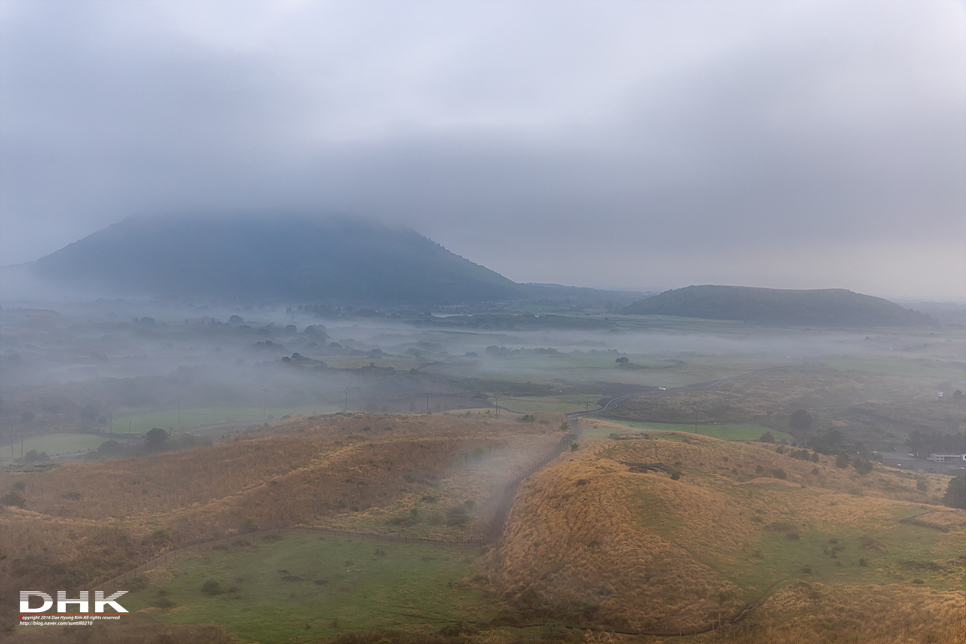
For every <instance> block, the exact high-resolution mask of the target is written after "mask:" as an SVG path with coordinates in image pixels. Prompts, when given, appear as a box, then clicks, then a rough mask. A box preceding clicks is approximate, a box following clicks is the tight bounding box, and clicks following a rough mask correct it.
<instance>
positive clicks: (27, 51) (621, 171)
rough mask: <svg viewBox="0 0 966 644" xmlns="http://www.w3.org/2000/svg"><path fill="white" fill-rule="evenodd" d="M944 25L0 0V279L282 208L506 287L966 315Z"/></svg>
mask: <svg viewBox="0 0 966 644" xmlns="http://www.w3.org/2000/svg"><path fill="white" fill-rule="evenodd" d="M964 7H966V5H964V3H963V2H961V1H958V2H957V1H955V0H948V1H941V0H923V1H918V2H911V1H907V0H903V1H901V2H888V1H884V0H872V1H870V2H860V1H845V2H843V1H842V0H833V1H830V2H819V1H808V2H793V1H785V2H774V1H773V0H766V1H762V2H738V1H727V2H725V1H721V0H714V1H711V2H687V1H681V0H674V1H664V2H662V1H657V0H652V1H648V2H644V1H639V2H606V1H601V0H594V1H592V2H566V1H563V2H561V1H559V0H554V1H552V2H533V1H514V2H500V1H497V0H487V1H485V2H478V3H476V2H463V1H460V2H452V1H450V0H446V1H440V2H403V1H392V2H390V1H383V2H374V3H367V2H359V1H353V2H343V1H338V2H297V1H286V2H255V3H243V2H238V1H237V0H232V1H231V2H224V3H214V2H199V1H197V0H190V1H188V0H185V1H183V2H174V1H167V2H157V3H152V2H145V1H139V2H103V3H99V2H88V1H83V0H81V1H73V2H66V1H63V2H40V1H36V0H32V1H29V2H14V1H11V0H0V36H2V37H0V213H2V219H0V262H2V263H3V264H12V263H20V262H26V261H32V260H34V259H37V258H38V257H40V256H43V255H46V254H48V253H50V252H53V251H54V250H57V249H58V248H60V247H62V246H64V245H66V244H68V243H70V242H72V241H74V240H76V239H78V238H81V237H83V236H85V235H88V234H90V233H92V232H94V231H96V230H98V229H100V228H103V227H104V226H107V225H109V224H111V223H113V222H115V221H119V220H121V219H123V218H124V217H126V216H128V215H132V214H163V213H167V212H199V213H202V212H211V211H219V212H224V211H231V210H237V209H246V210H253V209H255V210H257V209H263V208H271V209H279V208H282V209H293V210H299V211H307V212H313V213H342V214H351V215H361V216H365V217H369V218H376V219H379V220H383V221H386V222H393V223H400V224H404V225H407V226H410V227H412V228H414V229H415V230H417V231H419V232H420V233H422V234H424V235H426V236H428V237H430V238H432V239H434V240H435V241H438V242H440V243H441V244H443V245H444V246H446V247H447V248H449V249H450V250H452V251H453V252H455V253H458V254H460V255H462V256H464V257H466V258H468V259H471V260H472V261H474V262H477V263H480V264H483V265H485V266H487V267H489V268H492V269H493V270H496V271H498V272H500V273H502V274H503V275H505V276H507V277H509V278H510V279H513V280H515V281H519V282H556V283H562V284H571V285H579V286H594V287H605V288H630V289H646V288H655V287H664V288H671V287H679V286H687V285H689V284H735V285H749V286H767V287H776V288H828V287H841V288H848V289H852V290H855V291H860V292H864V293H869V294H873V295H880V296H885V297H907V298H917V297H921V298H927V299H954V300H966V71H964V70H966V8H964Z"/></svg>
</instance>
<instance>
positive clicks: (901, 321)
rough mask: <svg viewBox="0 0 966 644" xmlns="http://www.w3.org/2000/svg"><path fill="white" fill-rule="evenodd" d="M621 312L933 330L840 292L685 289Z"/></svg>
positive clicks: (917, 318)
mask: <svg viewBox="0 0 966 644" xmlns="http://www.w3.org/2000/svg"><path fill="white" fill-rule="evenodd" d="M624 313H630V314H636V315H673V316H678V317H689V318H703V319H708V320H741V321H744V322H752V323H758V324H781V325H791V326H819V327H821V326H839V327H876V326H937V325H938V322H937V321H936V320H935V319H934V318H932V317H930V316H928V315H924V314H922V313H919V312H917V311H912V310H909V309H904V308H902V307H901V306H899V305H898V304H894V303H892V302H890V301H888V300H884V299H882V298H879V297H872V296H870V295H862V294H860V293H853V292H852V291H847V290H845V289H837V288H836V289H818V290H809V291H793V290H779V289H770V288H751V287H745V286H688V287H687V288H679V289H674V290H671V291H665V292H664V293H661V294H660V295H655V296H654V297H649V298H647V299H644V300H640V301H639V302H635V303H633V304H631V305H630V306H628V307H626V308H625V309H624Z"/></svg>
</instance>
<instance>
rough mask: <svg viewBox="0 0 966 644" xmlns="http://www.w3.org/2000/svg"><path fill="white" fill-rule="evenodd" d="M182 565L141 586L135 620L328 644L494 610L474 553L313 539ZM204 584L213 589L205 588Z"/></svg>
mask: <svg viewBox="0 0 966 644" xmlns="http://www.w3.org/2000/svg"><path fill="white" fill-rule="evenodd" d="M270 536H271V537H272V538H271V539H266V538H261V539H254V540H252V541H247V540H246V541H243V542H241V543H240V544H239V543H236V544H233V545H231V546H227V547H225V546H221V547H219V549H215V550H209V551H206V552H202V553H194V554H192V555H189V556H187V557H184V558H181V559H178V560H177V561H175V562H174V563H171V564H170V565H167V566H165V567H164V568H163V569H160V570H156V571H152V572H149V573H147V574H145V575H143V576H141V577H139V578H137V580H136V581H135V583H134V584H133V586H134V587H135V588H136V590H133V591H131V592H130V593H129V594H128V595H126V596H125V604H124V605H125V607H126V608H128V610H130V611H131V612H132V613H133V614H134V617H135V619H146V620H151V621H158V622H162V623H166V624H185V625H195V624H207V623H214V624H225V625H230V626H231V631H232V632H233V633H235V634H236V635H237V636H238V637H240V638H241V639H242V640H244V641H254V642H263V643H265V644H282V643H286V642H317V641H325V640H328V639H331V638H333V637H335V636H336V635H338V634H340V633H345V632H351V631H366V630H378V629H391V628H409V627H416V628H419V629H423V630H427V629H428V630H437V629H439V628H440V627H442V626H445V625H447V624H456V623H458V622H479V621H484V620H486V619H488V618H490V617H492V616H493V613H494V606H493V602H492V601H489V600H488V599H487V598H485V597H484V592H483V590H482V589H481V587H480V583H479V582H478V581H477V582H473V581H471V580H472V577H473V573H472V571H473V565H474V562H475V560H476V559H477V558H478V556H479V553H478V551H475V550H462V549H450V548H434V547H427V546H418V545H405V544H395V543H379V542H371V541H353V540H347V539H338V538H331V537H324V538H319V537H318V536H312V535H307V534H286V535H281V536H280V538H275V535H270ZM206 583H207V584H208V585H207V586H206V585H205V584H206Z"/></svg>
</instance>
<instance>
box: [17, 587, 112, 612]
mask: <svg viewBox="0 0 966 644" xmlns="http://www.w3.org/2000/svg"><path fill="white" fill-rule="evenodd" d="M126 593H127V591H126V590H119V591H117V592H116V593H114V594H113V595H111V596H109V597H104V591H102V590H95V591H94V612H95V613H103V612H104V608H105V607H107V606H110V607H111V608H113V609H114V610H115V612H118V613H126V612H127V609H125V608H124V607H123V606H121V605H120V604H118V603H117V599H118V598H119V597H120V596H121V595H124V594H126ZM88 596H89V593H88V592H87V591H86V590H82V591H80V596H79V597H78V598H77V599H68V598H67V592H66V591H63V590H58V591H57V612H58V613H66V612H67V607H68V606H76V607H77V610H76V611H73V612H74V613H90V612H91V609H90V608H91V607H90V601H88ZM31 597H39V598H40V599H41V600H42V601H43V605H42V606H40V607H39V608H31V607H30V598H31ZM53 605H54V598H53V597H51V596H50V595H48V594H47V593H42V592H40V591H39V590H21V591H20V612H21V613H22V614H25V613H46V612H47V611H49V610H50V609H51V607H53Z"/></svg>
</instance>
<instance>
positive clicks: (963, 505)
mask: <svg viewBox="0 0 966 644" xmlns="http://www.w3.org/2000/svg"><path fill="white" fill-rule="evenodd" d="M943 505H945V506H946V507H950V508H959V509H960V510H966V476H957V477H956V478H954V479H953V480H951V481H950V482H949V487H947V488H946V494H945V495H943Z"/></svg>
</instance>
